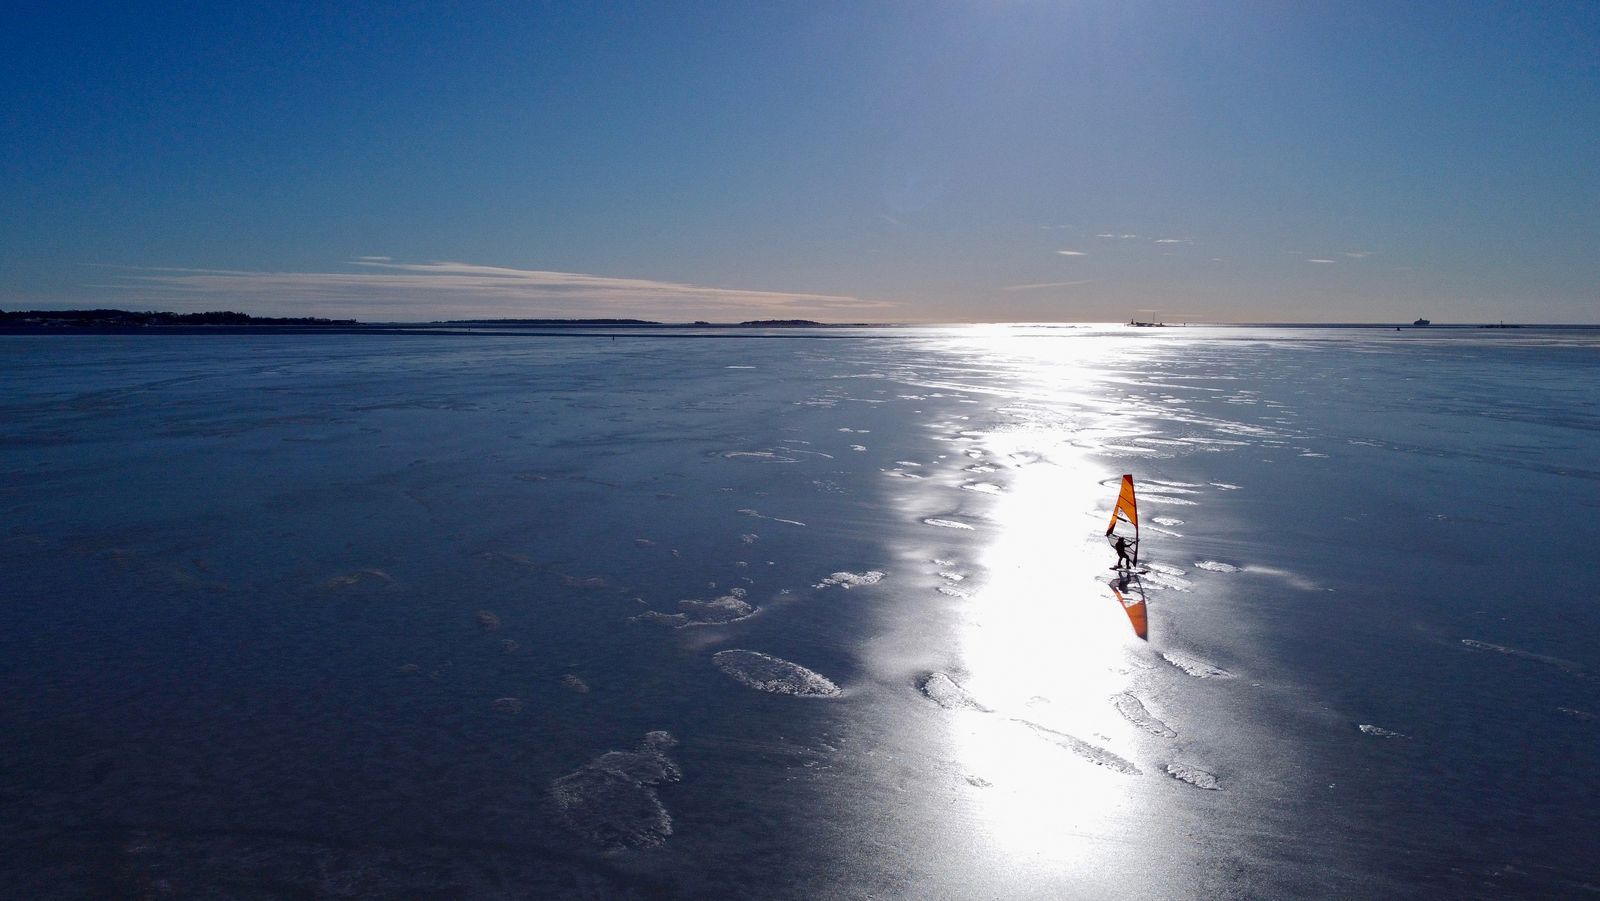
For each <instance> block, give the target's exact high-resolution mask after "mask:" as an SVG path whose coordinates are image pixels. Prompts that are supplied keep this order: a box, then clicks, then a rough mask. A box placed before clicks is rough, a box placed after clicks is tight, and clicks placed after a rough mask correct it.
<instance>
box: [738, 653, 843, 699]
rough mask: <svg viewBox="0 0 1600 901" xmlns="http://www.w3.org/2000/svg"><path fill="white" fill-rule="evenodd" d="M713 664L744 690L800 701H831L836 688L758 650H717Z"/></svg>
mask: <svg viewBox="0 0 1600 901" xmlns="http://www.w3.org/2000/svg"><path fill="white" fill-rule="evenodd" d="M711 659H712V662H714V663H716V665H717V668H718V669H720V670H722V671H723V672H724V673H726V674H727V675H728V677H729V678H731V679H733V680H734V681H735V682H738V683H739V684H740V685H743V686H745V687H747V688H754V689H756V690H757V691H767V692H771V693H773V694H780V695H794V696H795V697H800V698H831V697H834V696H836V695H838V694H840V688H839V686H837V685H835V684H833V681H832V680H830V679H829V678H828V677H827V676H824V675H822V674H821V673H818V672H814V671H812V670H809V669H806V668H805V667H803V666H801V665H800V664H798V663H790V662H789V661H787V660H784V659H782V658H779V657H773V656H771V655H769V654H763V653H761V652H759V651H746V650H741V649H734V650H731V651H718V652H717V653H716V654H715V655H713V656H712V658H711Z"/></svg>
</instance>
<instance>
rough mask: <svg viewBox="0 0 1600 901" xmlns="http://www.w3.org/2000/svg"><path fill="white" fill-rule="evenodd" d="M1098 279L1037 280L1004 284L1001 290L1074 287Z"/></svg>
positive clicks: (1092, 282)
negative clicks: (1030, 282)
mask: <svg viewBox="0 0 1600 901" xmlns="http://www.w3.org/2000/svg"><path fill="white" fill-rule="evenodd" d="M1097 281H1099V279H1097V278H1080V279H1077V280H1076V281H1070V282H1037V283H1035V284H1031V285H1005V286H1003V287H1002V288H1001V289H1000V290H1002V291H1037V290H1039V289H1040V288H1074V287H1077V286H1078V285H1090V284H1094V283H1095V282H1097Z"/></svg>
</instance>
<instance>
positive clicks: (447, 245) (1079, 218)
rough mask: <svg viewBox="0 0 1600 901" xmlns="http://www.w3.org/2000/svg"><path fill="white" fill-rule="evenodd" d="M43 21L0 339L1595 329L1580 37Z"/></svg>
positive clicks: (13, 91) (1281, 30)
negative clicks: (46, 330)
mask: <svg viewBox="0 0 1600 901" xmlns="http://www.w3.org/2000/svg"><path fill="white" fill-rule="evenodd" d="M258 6H263V5H258V4H216V5H208V4H195V5H181V4H170V3H169V4H157V5H145V4H138V3H133V4H127V5H120V6H113V5H110V4H105V5H100V4H96V5H89V6H74V5H72V4H39V5H37V6H30V7H25V8H23V9H20V10H18V11H17V12H15V13H12V14H9V15H8V19H9V21H8V25H7V28H6V29H5V30H4V32H3V33H0V308H5V309H19V308H30V307H87V306H116V307H124V308H136V309H169V310H202V309H238V310H243V311H246V312H251V313H256V314H260V315H324V316H338V317H346V316H353V317H356V318H360V319H364V320H373V321H378V320H417V319H433V318H466V317H481V316H638V317H644V318H651V319H662V320H668V321H687V320H692V319H715V320H732V319H746V318H773V317H782V318H792V317H806V318H815V319H824V320H829V321H920V322H930V321H996V320H1021V321H1105V320H1118V319H1126V318H1128V317H1129V316H1131V315H1136V314H1137V315H1139V316H1141V317H1144V316H1155V317H1158V318H1162V319H1166V320H1168V321H1183V320H1207V321H1394V320H1410V319H1412V318H1415V317H1416V316H1428V317H1429V318H1432V319H1434V320H1435V321H1493V320H1499V319H1505V320H1510V321H1567V322H1597V321H1600V240H1597V239H1600V4H1595V3H1588V2H1573V3H1477V2H1468V3H1454V2H1452V3H1435V4H1428V3H1420V4H1392V3H1370V4H1369V3H1226V4H1223V3H1215V4H1211V3H1181V2H1179V3H1161V4H1156V3H1137V2H1135V3H1128V2H1057V3H1024V2H967V3H933V2H906V3H866V2H850V3H829V2H815V3H813V2H807V3H756V2H739V3H726V4H723V3H693V4H687V3H686V4H637V5H633V4H608V3H574V4H532V3H528V4H521V3H517V4H499V3H496V4H471V3H459V4H431V5H430V4H401V3H386V4H364V3H360V2H349V3H342V4H306V5H304V6H297V5H289V4H285V5H279V6H275V7H273V8H271V9H264V8H258Z"/></svg>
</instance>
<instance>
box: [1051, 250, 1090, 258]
mask: <svg viewBox="0 0 1600 901" xmlns="http://www.w3.org/2000/svg"><path fill="white" fill-rule="evenodd" d="M1056 253H1059V254H1061V255H1062V256H1064V257H1086V256H1088V254H1086V253H1084V252H1083V251H1081V250H1058V251H1056Z"/></svg>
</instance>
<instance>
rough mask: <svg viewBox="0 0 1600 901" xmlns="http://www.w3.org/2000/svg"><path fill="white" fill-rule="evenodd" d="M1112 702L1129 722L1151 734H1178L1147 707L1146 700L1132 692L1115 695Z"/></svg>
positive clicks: (1164, 735) (1168, 736) (1166, 736)
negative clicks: (1140, 698)
mask: <svg viewBox="0 0 1600 901" xmlns="http://www.w3.org/2000/svg"><path fill="white" fill-rule="evenodd" d="M1111 703H1112V704H1114V705H1116V708H1117V712H1118V713H1120V714H1122V715H1123V717H1124V718H1126V719H1127V721H1128V722H1130V723H1132V724H1134V725H1135V726H1138V727H1139V728H1140V729H1143V730H1144V731H1146V732H1148V733H1150V734H1151V735H1159V736H1161V737H1162V738H1174V737H1176V736H1177V734H1178V733H1176V732H1174V731H1172V727H1171V726H1168V725H1167V724H1166V723H1163V722H1162V721H1160V720H1158V719H1156V718H1155V716H1154V715H1153V714H1152V713H1151V712H1150V711H1149V710H1148V709H1146V708H1145V706H1144V702H1143V701H1141V700H1139V698H1138V697H1137V696H1135V695H1134V694H1133V693H1132V692H1128V691H1124V692H1122V693H1120V694H1117V695H1113V696H1112V698H1111Z"/></svg>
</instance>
